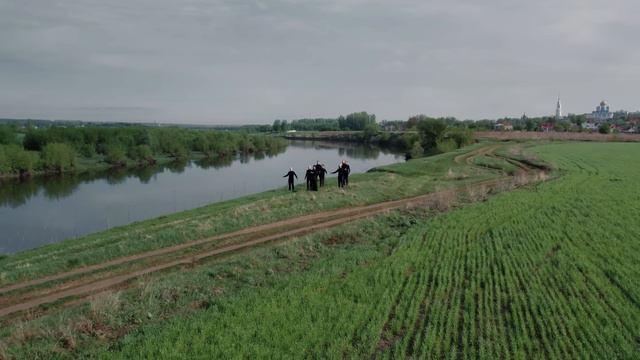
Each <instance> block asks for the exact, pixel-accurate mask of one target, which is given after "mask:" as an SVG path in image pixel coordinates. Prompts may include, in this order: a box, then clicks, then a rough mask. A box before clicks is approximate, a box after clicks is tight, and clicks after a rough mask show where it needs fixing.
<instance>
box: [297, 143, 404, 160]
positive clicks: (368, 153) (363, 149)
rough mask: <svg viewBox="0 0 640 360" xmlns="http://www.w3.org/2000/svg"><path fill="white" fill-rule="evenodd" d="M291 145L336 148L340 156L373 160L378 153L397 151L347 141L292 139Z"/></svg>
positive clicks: (319, 148) (378, 155)
mask: <svg viewBox="0 0 640 360" xmlns="http://www.w3.org/2000/svg"><path fill="white" fill-rule="evenodd" d="M291 144H292V145H294V146H298V147H302V148H307V149H316V150H322V149H336V148H337V149H338V154H339V155H340V157H345V158H347V157H348V158H351V159H359V160H375V159H377V158H379V157H380V155H381V154H382V155H389V154H395V153H397V151H393V150H391V149H384V148H380V147H377V146H374V145H371V144H359V143H347V142H328V141H299V140H296V141H292V142H291Z"/></svg>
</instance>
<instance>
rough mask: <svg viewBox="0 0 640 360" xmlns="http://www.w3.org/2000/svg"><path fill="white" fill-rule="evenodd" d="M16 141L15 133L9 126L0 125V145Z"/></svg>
mask: <svg viewBox="0 0 640 360" xmlns="http://www.w3.org/2000/svg"><path fill="white" fill-rule="evenodd" d="M15 143H16V133H15V132H14V131H13V129H12V128H11V127H9V126H3V125H0V145H2V144H4V145H9V144H15Z"/></svg>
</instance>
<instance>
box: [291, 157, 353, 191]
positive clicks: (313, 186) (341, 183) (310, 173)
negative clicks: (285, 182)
mask: <svg viewBox="0 0 640 360" xmlns="http://www.w3.org/2000/svg"><path fill="white" fill-rule="evenodd" d="M335 173H338V187H345V186H346V185H349V173H351V168H350V167H349V164H347V162H346V161H343V162H342V163H341V164H340V165H339V166H338V170H336V171H334V172H332V174H335ZM326 174H327V169H325V167H324V164H320V163H319V162H318V163H316V164H315V165H313V166H309V169H307V171H306V172H305V174H304V179H305V181H306V182H307V190H308V191H318V188H319V187H323V186H324V178H325V175H326ZM283 177H288V178H289V190H291V191H295V189H294V180H293V178H294V177H295V178H296V179H297V178H298V175H296V173H295V172H294V171H293V168H291V169H289V172H288V173H286V174H285V175H284V176H283Z"/></svg>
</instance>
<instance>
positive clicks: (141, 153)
mask: <svg viewBox="0 0 640 360" xmlns="http://www.w3.org/2000/svg"><path fill="white" fill-rule="evenodd" d="M129 157H130V158H132V159H133V160H136V161H137V162H138V163H148V164H153V163H155V159H154V158H153V152H152V151H151V147H150V146H149V145H138V146H135V147H133V148H131V151H130V154H129Z"/></svg>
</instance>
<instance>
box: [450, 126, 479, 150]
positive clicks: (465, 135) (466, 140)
mask: <svg viewBox="0 0 640 360" xmlns="http://www.w3.org/2000/svg"><path fill="white" fill-rule="evenodd" d="M446 137H447V138H449V139H451V140H453V141H455V142H456V146H457V147H458V148H461V147H463V146H467V145H471V144H473V142H474V138H473V131H471V130H469V129H466V128H452V129H449V130H448V131H447V134H446Z"/></svg>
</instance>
